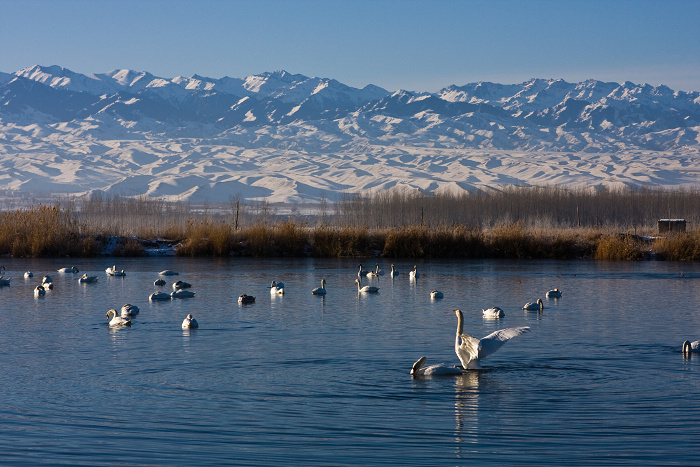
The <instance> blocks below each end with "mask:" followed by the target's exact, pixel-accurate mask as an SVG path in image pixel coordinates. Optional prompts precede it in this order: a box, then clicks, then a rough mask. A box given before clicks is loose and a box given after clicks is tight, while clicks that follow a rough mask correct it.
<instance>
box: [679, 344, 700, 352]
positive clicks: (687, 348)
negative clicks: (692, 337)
mask: <svg viewBox="0 0 700 467" xmlns="http://www.w3.org/2000/svg"><path fill="white" fill-rule="evenodd" d="M690 352H700V341H693V342H690V341H685V342H683V353H684V354H689V353H690Z"/></svg>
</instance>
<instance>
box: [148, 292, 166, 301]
mask: <svg viewBox="0 0 700 467" xmlns="http://www.w3.org/2000/svg"><path fill="white" fill-rule="evenodd" d="M171 298H172V297H170V294H167V293H165V292H153V293H152V294H151V295H149V296H148V299H149V300H170V299H171Z"/></svg>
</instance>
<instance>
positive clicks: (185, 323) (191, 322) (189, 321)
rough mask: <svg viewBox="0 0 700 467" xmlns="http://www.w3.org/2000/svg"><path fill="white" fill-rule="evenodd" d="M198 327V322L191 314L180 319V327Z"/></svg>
mask: <svg viewBox="0 0 700 467" xmlns="http://www.w3.org/2000/svg"><path fill="white" fill-rule="evenodd" d="M198 327H199V323H198V322H197V320H196V319H194V318H193V317H192V315H187V318H185V319H183V320H182V329H194V328H198Z"/></svg>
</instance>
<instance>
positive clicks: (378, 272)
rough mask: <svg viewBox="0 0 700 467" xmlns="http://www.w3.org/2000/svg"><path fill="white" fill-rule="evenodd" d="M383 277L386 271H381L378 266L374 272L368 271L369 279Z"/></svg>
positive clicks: (375, 266)
mask: <svg viewBox="0 0 700 467" xmlns="http://www.w3.org/2000/svg"><path fill="white" fill-rule="evenodd" d="M383 275H384V271H382V270H381V269H379V265H378V264H375V265H374V271H367V277H379V276H383Z"/></svg>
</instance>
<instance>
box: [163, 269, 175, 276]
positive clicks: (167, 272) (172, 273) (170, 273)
mask: <svg viewBox="0 0 700 467" xmlns="http://www.w3.org/2000/svg"><path fill="white" fill-rule="evenodd" d="M178 274H180V273H179V272H175V271H171V270H170V269H165V270H163V271H161V272H159V273H158V275H160V276H177V275H178Z"/></svg>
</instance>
